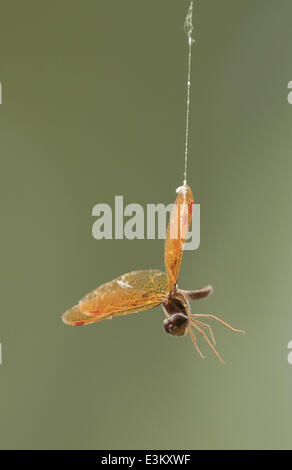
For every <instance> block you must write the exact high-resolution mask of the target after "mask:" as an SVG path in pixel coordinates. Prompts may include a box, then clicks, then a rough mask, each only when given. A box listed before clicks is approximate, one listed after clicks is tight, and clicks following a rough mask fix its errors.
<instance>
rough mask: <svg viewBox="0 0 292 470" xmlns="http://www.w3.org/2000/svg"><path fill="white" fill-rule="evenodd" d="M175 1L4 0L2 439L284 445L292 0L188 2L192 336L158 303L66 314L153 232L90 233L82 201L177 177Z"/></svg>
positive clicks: (149, 199)
mask: <svg viewBox="0 0 292 470" xmlns="http://www.w3.org/2000/svg"><path fill="white" fill-rule="evenodd" d="M188 5H189V2H188V0H172V1H170V0H159V1H157V0H147V1H146V0H123V1H121V0H120V1H119V0H112V1H109V0H86V1H80V0H79V1H72V0H62V1H56V0H51V1H50V2H48V1H43V0H26V2H22V1H20V0H18V1H8V0H1V2H0V81H1V83H2V86H3V103H2V104H1V105H0V136H1V137H0V154H1V249H2V254H1V271H2V282H1V286H2V289H1V291H2V292H1V295H2V299H1V303H2V312H1V316H0V341H1V343H2V348H3V364H2V365H1V366H0V383H1V385H0V416H1V426H0V447H1V448H8V449H13V448H24V449H27V448H36V449H39V448H43V449H52V448H68V449H75V448H78V449H85V448H87V449H94V448H100V449H102V448H105V449H117V448H119V449H136V448H149V449H159V448H167V449H172V448H176V449H187V448H190V449H209V448H216V449H223V448H228V449H233V448H237V449H245V448H292V437H291V426H292V393H291V392H292V366H290V365H289V364H288V361H287V356H288V349H287V346H288V342H289V341H290V340H292V300H291V291H292V289H291V279H292V255H291V253H292V251H291V248H292V241H291V231H292V217H291V203H292V193H291V173H292V153H291V152H292V106H291V105H289V104H288V101H287V95H288V89H287V85H288V82H289V81H290V80H292V67H291V57H292V32H291V18H292V2H291V0H278V1H277V2H275V1H274V0H220V1H218V0H204V1H202V0H201V1H199V2H196V7H195V17H194V22H195V34H194V37H195V38H196V40H197V42H196V44H195V46H194V55H193V67H192V73H193V79H192V84H193V88H192V111H191V127H190V160H189V175H188V180H189V183H190V185H191V187H192V189H193V192H194V195H195V200H196V202H199V203H200V204H201V246H200V249H199V250H198V251H188V252H187V253H186V254H185V257H184V261H183V266H182V272H181V277H180V286H182V287H183V288H185V289H187V288H198V287H201V286H203V285H205V284H207V283H211V284H213V286H214V289H215V292H214V295H213V296H212V297H211V298H210V299H206V300H202V301H201V302H197V303H193V312H194V313H217V314H219V315H220V316H221V317H222V318H223V319H225V320H226V321H229V322H230V323H231V324H232V325H234V326H235V327H238V328H243V329H245V330H246V331H247V335H246V336H245V337H242V336H239V335H234V334H232V333H230V332H229V331H228V330H225V329H224V328H223V327H221V326H220V325H214V327H215V328H214V330H215V334H216V339H217V346H218V350H219V352H220V353H221V354H222V356H223V358H224V359H225V360H226V363H227V364H226V366H222V365H221V364H220V363H219V361H218V360H217V359H216V357H215V356H214V355H213V353H212V351H211V350H209V349H208V348H206V347H205V346H204V345H203V344H202V343H201V344H202V349H203V350H204V351H205V352H206V353H207V355H208V359H207V360H206V361H202V360H201V359H200V358H199V356H198V355H197V353H196V351H195V349H194V347H193V345H192V343H191V341H190V340H189V338H186V339H180V338H174V337H171V336H169V335H166V334H164V333H163V331H162V320H163V313H162V311H161V309H160V308H156V309H153V310H151V311H148V312H142V313H139V314H136V315H132V316H131V315H130V316H128V317H124V318H119V319H116V320H113V321H111V322H107V321H106V322H103V323H100V324H97V325H94V326H90V327H84V328H70V327H67V326H65V325H63V323H62V322H61V318H60V316H61V314H62V312H63V311H64V310H66V309H67V308H68V307H70V306H72V305H73V304H74V303H76V302H77V301H78V300H79V299H80V298H81V297H82V296H83V295H84V294H86V293H87V292H88V291H90V290H91V289H93V288H95V287H96V286H98V285H99V284H101V283H103V282H105V281H108V280H110V279H112V278H114V277H116V276H118V275H120V274H122V273H124V272H128V271H131V270H133V269H145V268H160V269H163V240H134V241H129V240H101V241H97V240H94V239H93V237H92V234H91V227H92V224H93V217H92V215H91V211H92V207H93V206H94V204H96V203H99V202H104V203H108V204H113V201H114V196H115V195H123V196H124V202H125V204H128V203H130V202H136V203H139V204H142V205H145V204H146V203H157V202H163V203H165V204H168V203H170V202H173V200H174V197H175V188H176V187H177V186H178V185H179V184H181V182H182V176H183V151H184V148H183V147H184V120H185V92H186V90H185V82H186V62H187V44H186V37H185V35H184V32H183V22H184V17H185V15H186V12H187V9H188Z"/></svg>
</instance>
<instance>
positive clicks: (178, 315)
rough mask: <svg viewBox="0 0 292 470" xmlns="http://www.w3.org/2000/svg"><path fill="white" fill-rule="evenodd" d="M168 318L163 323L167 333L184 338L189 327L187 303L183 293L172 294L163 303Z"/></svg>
mask: <svg viewBox="0 0 292 470" xmlns="http://www.w3.org/2000/svg"><path fill="white" fill-rule="evenodd" d="M163 309H164V311H165V313H166V316H167V318H165V320H164V321H163V327H164V330H165V331H166V333H169V334H170V335H174V336H184V335H185V333H186V330H187V327H188V325H189V319H188V316H187V301H186V299H185V297H184V295H183V294H182V293H180V292H179V291H177V292H176V293H175V294H172V293H170V294H169V295H168V297H167V299H166V300H165V301H164V302H163Z"/></svg>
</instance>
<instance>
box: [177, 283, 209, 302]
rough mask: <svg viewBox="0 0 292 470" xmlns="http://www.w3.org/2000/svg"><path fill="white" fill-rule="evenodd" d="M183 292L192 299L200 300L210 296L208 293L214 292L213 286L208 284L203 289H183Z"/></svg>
mask: <svg viewBox="0 0 292 470" xmlns="http://www.w3.org/2000/svg"><path fill="white" fill-rule="evenodd" d="M182 292H183V294H185V295H186V296H187V297H188V298H189V299H190V300H198V299H203V298H204V297H208V295H211V294H213V287H212V286H206V287H203V288H202V289H197V290H183V291H182Z"/></svg>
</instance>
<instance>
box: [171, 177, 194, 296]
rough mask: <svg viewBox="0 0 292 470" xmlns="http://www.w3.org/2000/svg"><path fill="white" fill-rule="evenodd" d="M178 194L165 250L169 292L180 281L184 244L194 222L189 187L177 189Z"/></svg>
mask: <svg viewBox="0 0 292 470" xmlns="http://www.w3.org/2000/svg"><path fill="white" fill-rule="evenodd" d="M177 193H178V194H177V198H176V200H175V202H174V206H173V209H172V211H171V214H170V220H169V224H168V227H167V232H166V240H165V249H164V263H165V268H166V272H167V276H168V287H169V290H172V288H173V287H174V285H175V284H176V283H177V280H178V276H179V272H180V266H181V261H182V255H183V250H184V243H185V241H186V237H187V234H188V231H189V228H190V224H191V220H192V207H193V206H192V204H193V203H194V201H193V194H192V191H191V189H190V187H189V186H187V185H186V186H181V187H180V188H178V189H177Z"/></svg>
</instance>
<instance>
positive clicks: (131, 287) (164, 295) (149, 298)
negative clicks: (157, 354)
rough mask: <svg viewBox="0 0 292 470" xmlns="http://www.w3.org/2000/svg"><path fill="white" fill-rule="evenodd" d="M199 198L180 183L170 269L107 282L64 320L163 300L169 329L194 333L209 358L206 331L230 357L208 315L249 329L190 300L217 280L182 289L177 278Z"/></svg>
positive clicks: (92, 319) (84, 319)
mask: <svg viewBox="0 0 292 470" xmlns="http://www.w3.org/2000/svg"><path fill="white" fill-rule="evenodd" d="M193 204H194V200H193V194H192V191H191V189H190V187H189V186H188V185H186V184H185V185H183V186H181V187H179V188H178V189H177V197H176V200H175V202H174V204H173V207H172V210H171V214H170V220H169V223H168V227H167V231H166V240H165V249H164V264H165V269H166V272H163V271H160V270H158V269H146V270H141V271H132V272H130V273H127V274H123V275H122V276H120V277H118V278H116V279H114V280H112V281H110V282H107V283H105V284H102V285H101V286H99V287H98V288H97V289H95V290H93V291H92V292H90V293H89V294H87V295H85V297H83V298H82V299H81V300H80V302H79V303H78V304H77V305H75V306H74V307H72V308H70V309H69V310H67V311H66V312H65V313H64V314H63V315H62V320H63V322H64V323H65V324H67V325H71V326H82V325H90V324H92V323H97V322H100V321H103V320H107V319H111V318H114V317H119V316H123V315H128V314H130V313H136V312H140V311H144V310H148V309H151V308H153V307H156V306H158V305H162V308H163V311H164V313H165V316H166V318H165V319H164V321H163V328H164V330H165V331H166V333H168V334H170V335H173V336H186V335H189V336H190V338H191V340H192V342H193V344H194V346H195V348H196V350H197V351H198V353H199V355H200V356H201V357H202V358H203V359H205V357H206V356H205V355H203V353H202V352H201V349H200V347H199V344H198V341H197V335H200V336H201V337H202V338H203V339H204V340H205V341H206V343H207V344H208V345H209V346H210V348H211V349H212V350H213V352H214V353H215V354H216V356H217V358H218V359H219V360H220V361H221V362H222V363H224V361H223V359H222V358H221V356H220V354H219V353H218V352H217V350H216V342H215V337H214V334H213V330H212V327H211V326H210V325H209V324H208V323H206V321H208V320H209V319H212V320H216V321H217V322H219V323H221V324H222V325H224V326H225V327H227V328H228V329H229V330H231V331H233V332H236V333H244V331H243V330H237V329H235V328H233V327H232V326H231V325H229V324H228V323H226V322H225V321H223V320H221V319H220V318H219V317H217V316H216V315H210V314H192V313H191V311H190V305H189V301H190V300H198V299H202V298H205V297H207V296H209V295H211V294H212V292H213V288H212V286H210V285H208V286H206V287H203V288H201V289H196V290H182V289H179V288H178V284H177V283H178V277H179V273H180V268H181V262H182V256H183V251H184V244H185V242H186V239H187V235H188V232H189V228H190V224H191V219H192V209H193Z"/></svg>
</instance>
